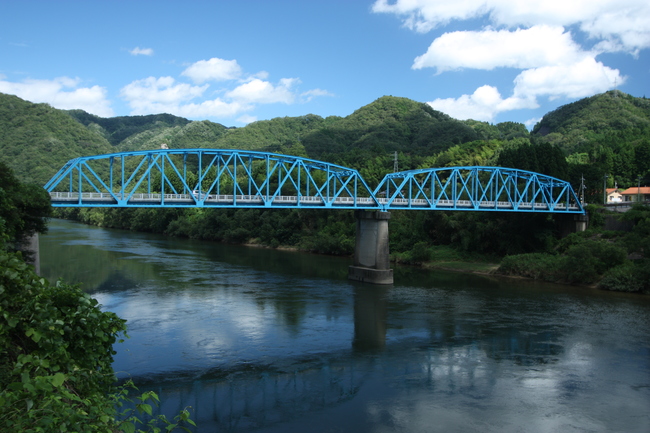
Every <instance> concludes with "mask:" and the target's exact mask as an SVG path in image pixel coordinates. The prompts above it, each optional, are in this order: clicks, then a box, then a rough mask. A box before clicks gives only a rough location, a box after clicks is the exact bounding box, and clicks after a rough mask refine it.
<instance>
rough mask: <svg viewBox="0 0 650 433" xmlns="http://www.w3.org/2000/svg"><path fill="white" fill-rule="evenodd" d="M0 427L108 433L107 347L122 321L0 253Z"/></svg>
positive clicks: (82, 295)
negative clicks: (101, 431) (51, 283)
mask: <svg viewBox="0 0 650 433" xmlns="http://www.w3.org/2000/svg"><path fill="white" fill-rule="evenodd" d="M0 308H1V311H2V314H1V316H0V351H1V356H0V359H1V361H0V388H1V389H2V391H1V392H0V430H1V431H45V432H47V431H52V430H54V428H53V427H54V426H56V429H57V431H59V429H60V431H79V432H85V431H97V430H101V429H103V430H105V431H108V427H109V426H110V425H111V424H112V423H114V422H115V420H114V417H113V414H114V409H113V408H112V403H111V401H110V399H108V397H107V393H108V392H109V391H111V390H113V388H112V386H113V383H114V381H115V377H114V374H113V369H112V367H111V363H112V360H113V358H112V356H113V354H114V351H113V343H114V342H115V341H116V339H117V338H118V336H119V334H121V333H123V332H124V331H125V329H126V328H125V321H124V320H122V319H120V318H119V317H117V316H116V315H115V314H114V313H110V312H102V311H101V310H100V309H99V306H98V305H97V301H96V300H94V299H92V298H91V297H90V296H89V295H87V294H86V293H83V292H82V291H81V290H80V289H78V288H76V287H72V286H68V285H65V284H61V283H57V284H55V285H50V284H49V283H48V282H47V281H46V280H44V279H41V278H39V277H38V276H37V275H36V274H35V273H34V272H33V271H32V270H31V268H30V267H28V266H27V265H26V264H25V262H24V261H23V260H22V259H21V258H20V256H19V255H16V254H9V253H4V252H2V253H0Z"/></svg>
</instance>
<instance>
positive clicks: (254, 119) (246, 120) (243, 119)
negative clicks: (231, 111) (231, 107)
mask: <svg viewBox="0 0 650 433" xmlns="http://www.w3.org/2000/svg"><path fill="white" fill-rule="evenodd" d="M237 121H238V122H239V123H244V124H249V123H253V122H257V117H256V116H251V115H249V114H244V115H243V116H241V117H238V118H237Z"/></svg>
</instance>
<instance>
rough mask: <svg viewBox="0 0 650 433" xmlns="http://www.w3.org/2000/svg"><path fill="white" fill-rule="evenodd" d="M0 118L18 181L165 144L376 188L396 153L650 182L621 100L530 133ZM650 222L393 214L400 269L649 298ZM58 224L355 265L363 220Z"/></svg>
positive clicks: (374, 116) (413, 126)
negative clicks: (561, 229) (351, 176)
mask: <svg viewBox="0 0 650 433" xmlns="http://www.w3.org/2000/svg"><path fill="white" fill-rule="evenodd" d="M0 114H1V115H0V150H2V153H0V159H4V160H5V161H6V162H7V164H11V165H13V167H14V169H15V170H16V172H17V174H18V175H19V177H21V179H27V180H34V181H39V182H41V183H45V181H46V180H47V179H48V178H49V176H51V175H52V174H54V172H55V171H56V170H58V168H59V167H60V166H61V165H62V164H63V163H64V162H65V161H67V160H68V159H70V158H71V155H73V154H74V156H77V155H89V154H97V153H108V152H117V151H126V150H142V149H158V148H160V147H161V145H162V144H165V145H167V146H168V147H169V148H194V147H209V148H237V149H249V150H259V151H271V152H277V153H286V154H292V155H297V156H306V157H310V158H315V159H322V160H325V161H328V162H333V163H336V164H341V165H345V166H349V167H353V168H356V169H358V170H359V171H360V173H361V174H362V176H363V177H364V178H365V179H366V180H367V181H368V182H369V184H370V185H373V184H375V183H376V182H378V181H379V180H380V179H381V178H382V177H383V176H384V175H385V174H386V173H388V172H390V171H392V169H393V163H394V155H395V154H397V159H398V163H399V169H400V170H408V169H417V168H426V167H445V166H466V165H500V166H506V167H513V168H520V169H525V170H531V171H536V172H539V173H543V174H547V175H551V176H554V177H557V178H560V179H566V180H569V181H570V182H571V183H572V184H573V186H574V189H575V190H579V185H580V184H581V180H582V179H584V183H585V185H587V188H586V189H585V198H586V201H587V202H589V203H597V202H600V201H602V193H603V191H602V188H603V180H604V179H606V182H607V186H609V187H612V186H614V185H615V184H616V185H618V186H619V187H629V186H635V185H636V184H637V182H639V181H640V182H642V184H648V183H650V101H648V100H647V99H645V97H643V98H636V97H633V96H630V95H626V94H624V93H621V92H618V91H612V92H607V93H604V94H601V95H596V96H593V97H590V98H585V99H582V100H580V101H577V102H575V103H572V104H568V105H565V106H563V107H560V108H558V109H557V110H555V111H553V112H551V113H548V114H547V115H545V116H544V118H543V119H542V120H541V121H540V122H539V123H538V124H537V125H536V126H535V127H534V128H533V130H532V131H531V132H529V131H528V130H527V129H526V127H525V126H524V125H523V124H519V123H514V122H503V123H498V124H496V125H493V124H489V123H486V122H478V121H473V120H467V121H458V120H455V119H452V118H451V117H449V116H447V115H445V114H443V113H440V112H438V111H435V110H433V109H432V108H431V107H430V106H428V105H426V104H422V103H418V102H415V101H411V100H408V99H406V98H397V97H392V96H384V97H382V98H379V99H378V100H376V101H374V102H372V103H371V104H369V105H367V106H364V107H361V108H360V109H358V110H357V111H355V112H354V113H352V114H351V115H349V116H347V117H337V116H331V117H327V118H322V117H320V116H316V115H305V116H300V117H293V118H288V117H287V118H276V119H271V120H268V121H260V122H254V123H252V124H249V125H247V126H246V127H243V128H227V127H225V126H223V125H219V124H216V123H213V122H209V121H195V122H191V121H188V120H186V119H182V118H179V117H176V116H171V115H168V114H160V115H151V116H125V117H116V118H110V119H104V118H100V117H97V116H94V115H91V114H88V113H85V112H83V111H80V110H72V111H62V110H56V109H53V108H51V107H49V106H47V105H45V104H31V103H28V102H26V101H22V100H20V99H19V98H16V97H13V96H10V95H1V94H0ZM30 167H31V168H30ZM36 169H38V170H40V171H34V170H36ZM605 176H607V177H606V178H605ZM644 212H645V211H644V210H643V209H640V210H637V211H635V212H633V213H630V216H629V217H628V216H626V217H625V218H628V219H632V220H633V221H634V222H635V223H636V226H635V227H636V228H635V229H634V230H635V231H634V232H633V234H627V235H626V234H625V233H604V232H602V230H601V229H600V228H599V226H600V224H599V221H600V220H602V215H601V214H600V213H599V211H598V210H597V209H595V208H594V207H593V206H591V207H590V214H591V225H590V230H588V231H587V232H586V233H583V234H575V235H572V236H570V237H569V238H568V239H565V240H558V230H557V225H556V223H555V221H554V219H553V217H551V216H549V215H531V214H526V215H520V214H506V213H501V214H497V213H489V214H486V213H472V212H410V211H399V212H393V213H392V216H391V223H390V249H391V251H392V253H393V259H394V260H395V261H396V262H400V263H407V264H422V263H427V262H429V263H430V262H435V263H438V264H439V265H442V266H444V267H454V266H457V264H458V263H466V262H481V263H499V262H500V263H501V266H500V268H499V270H498V272H500V273H503V274H507V275H521V276H528V277H533V278H541V279H545V280H549V281H556V282H568V283H578V282H580V283H586V284H593V283H596V282H598V281H600V280H601V278H603V277H607V278H606V279H603V280H602V281H601V284H602V286H603V287H606V288H609V289H619V290H620V289H623V290H630V291H648V290H649V288H650V286H649V283H648V280H647V276H646V275H645V274H644V273H643V272H642V271H639V269H641V270H642V269H643V268H644V266H646V262H645V260H647V258H646V252H647V251H648V250H647V247H646V246H645V245H646V243H644V242H645V241H643V239H647V233H645V231H644V230H645V229H644V228H643V227H644V226H645V224H647V217H646V216H644V215H646V214H645V213H644ZM57 215H58V216H61V217H64V218H69V219H75V220H79V221H82V222H85V223H89V224H96V225H100V226H104V227H115V228H123V229H130V230H141V231H149V232H156V233H164V234H167V235H171V236H183V237H190V238H196V239H206V240H213V241H220V242H232V243H252V244H258V245H264V246H268V247H279V246H283V247H290V248H296V249H301V250H305V251H311V252H315V253H323V254H341V255H348V254H351V253H352V250H353V247H354V224H353V221H354V217H353V214H352V212H347V211H335V212H332V211H315V210H311V211H310V210H273V211H268V210H256V209H239V210H218V209H67V210H60V211H59V213H58V214H57ZM630 258H634V260H631V259H630ZM463 267H464V266H463ZM480 268H481V269H488V268H489V266H488V265H481V266H480ZM543 269H544V270H545V271H544V272H542V270H543ZM577 269H583V270H584V271H585V272H584V273H583V274H580V273H578V272H575V271H576V270H577ZM616 275H618V276H616ZM607 281H610V283H607ZM614 281H616V282H617V283H614ZM625 281H627V283H626V282H625Z"/></svg>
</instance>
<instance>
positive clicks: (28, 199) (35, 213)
mask: <svg viewBox="0 0 650 433" xmlns="http://www.w3.org/2000/svg"><path fill="white" fill-rule="evenodd" d="M51 212H52V207H51V205H50V197H49V196H48V194H47V192H45V190H44V189H43V188H41V187H39V186H36V185H29V184H23V183H21V182H19V181H18V179H17V178H16V177H15V176H14V174H13V171H12V170H11V169H10V168H9V167H8V166H7V165H6V164H4V163H3V162H2V161H0V229H2V230H0V233H2V234H3V235H4V236H5V237H6V239H4V238H3V237H2V236H0V247H2V246H3V243H4V242H5V241H9V242H10V243H12V244H20V243H21V242H22V241H24V240H25V239H27V238H29V237H30V236H32V235H33V234H34V233H45V232H46V231H47V225H46V218H47V217H49V216H50V214H51Z"/></svg>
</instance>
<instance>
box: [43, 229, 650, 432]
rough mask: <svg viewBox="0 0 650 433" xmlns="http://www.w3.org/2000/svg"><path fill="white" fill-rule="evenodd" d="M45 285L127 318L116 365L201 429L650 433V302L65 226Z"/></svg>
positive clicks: (49, 256) (49, 254) (52, 241)
mask: <svg viewBox="0 0 650 433" xmlns="http://www.w3.org/2000/svg"><path fill="white" fill-rule="evenodd" d="M40 242H41V243H40V248H41V271H42V272H41V273H42V275H43V276H44V277H46V278H49V279H50V280H56V279H57V278H59V277H61V278H64V279H65V280H66V281H67V282H73V283H80V284H82V287H83V288H84V289H85V290H86V291H88V292H89V293H91V294H92V295H93V296H94V297H95V298H96V299H97V300H98V301H99V302H100V303H101V304H102V305H103V309H105V310H110V311H113V312H115V313H117V314H118V315H119V316H120V317H122V318H124V319H127V320H128V329H129V330H128V333H129V335H130V338H129V339H128V340H126V341H125V342H124V343H121V344H118V345H116V350H117V352H118V353H117V355H116V356H115V363H114V369H115V370H116V371H117V372H118V375H119V377H120V378H127V377H131V378H133V379H134V381H135V382H136V384H137V385H138V386H139V387H140V389H141V390H149V389H150V390H154V391H156V392H158V393H159V394H160V396H161V400H162V405H161V407H160V408H159V410H160V411H161V412H163V413H166V414H167V416H172V417H173V415H174V414H176V413H178V411H179V410H180V409H182V408H184V407H186V406H191V408H192V409H191V412H192V418H193V419H194V420H195V421H196V422H197V424H198V429H197V431H199V432H201V433H204V432H328V433H329V432H373V433H384V432H469V431H480V432H649V431H650V297H643V296H633V295H628V294H616V293H609V292H602V291H597V290H594V289H587V288H575V287H570V286H559V285H550V284H539V283H534V282H530V281H523V280H511V279H501V278H496V277H483V276H475V275H464V274H457V273H448V272H439V271H428V272H425V271H421V270H418V269H412V268H397V269H395V284H394V286H390V287H380V286H371V285H363V284H357V283H354V282H351V281H348V280H347V279H346V275H347V267H348V265H350V264H351V263H350V260H349V259H344V258H336V257H326V256H317V255H308V254H301V253H295V252H289V251H279V250H268V249H258V248H249V247H241V246H232V245H221V244H214V243H209V242H198V241H191V240H185V239H172V238H166V237H162V236H157V235H150V234H142V233H132V232H126V231H117V230H106V229H101V228H96V227H89V226H84V225H80V224H76V223H71V222H66V221H59V220H53V221H52V222H51V224H50V232H49V234H48V235H46V236H41V241H40Z"/></svg>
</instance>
